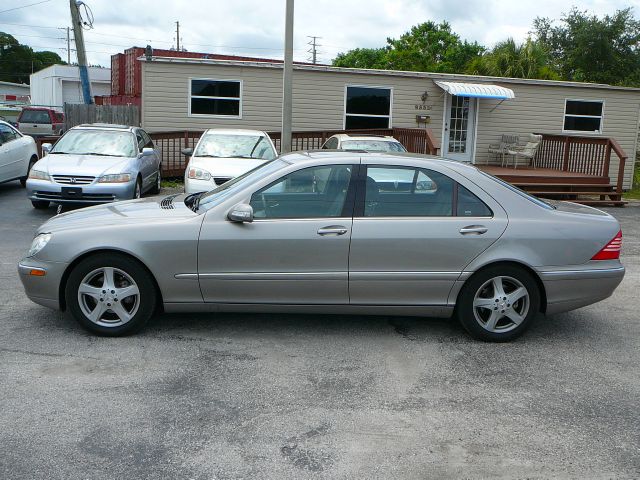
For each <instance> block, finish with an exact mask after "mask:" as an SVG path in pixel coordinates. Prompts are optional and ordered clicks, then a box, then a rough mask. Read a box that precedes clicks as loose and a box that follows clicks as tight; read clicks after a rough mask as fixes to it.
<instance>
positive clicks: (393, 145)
mask: <svg viewBox="0 0 640 480" xmlns="http://www.w3.org/2000/svg"><path fill="white" fill-rule="evenodd" d="M341 148H342V149H343V150H369V151H371V152H406V151H407V149H406V148H404V147H403V146H402V144H401V143H400V142H385V141H382V140H346V141H344V142H342V145H341Z"/></svg>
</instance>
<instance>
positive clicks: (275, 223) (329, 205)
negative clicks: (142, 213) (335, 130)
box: [198, 164, 354, 304]
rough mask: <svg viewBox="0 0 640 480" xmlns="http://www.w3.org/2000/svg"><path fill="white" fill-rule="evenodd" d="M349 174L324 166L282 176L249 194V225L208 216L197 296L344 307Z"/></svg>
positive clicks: (200, 247)
mask: <svg viewBox="0 0 640 480" xmlns="http://www.w3.org/2000/svg"><path fill="white" fill-rule="evenodd" d="M353 171H354V167H353V166H352V165H349V164H345V165H324V166H318V167H310V168H303V169H300V170H296V171H294V172H292V173H289V174H287V175H285V176H284V177H282V178H281V179H279V180H277V181H276V182H273V183H272V184H271V185H268V186H267V187H264V188H261V189H259V190H258V191H256V192H254V193H253V195H252V196H251V200H250V204H251V206H252V207H253V212H254V220H253V222H251V223H232V222H230V221H228V220H226V219H225V218H214V217H213V216H212V215H214V214H215V212H212V214H211V215H210V214H208V218H205V221H204V222H203V225H202V230H201V233H200V241H199V245H198V274H199V279H200V288H201V289H202V295H203V296H204V300H205V301H206V302H219V303H261V304H348V303H349V286H348V262H349V242H350V239H351V224H352V221H353V218H352V212H353V198H352V195H349V196H347V192H348V190H349V186H350V183H351V173H352V172H353ZM348 197H349V198H348ZM210 216H211V217H212V218H209V217H210Z"/></svg>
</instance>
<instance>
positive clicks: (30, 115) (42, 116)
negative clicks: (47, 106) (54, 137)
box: [19, 110, 51, 123]
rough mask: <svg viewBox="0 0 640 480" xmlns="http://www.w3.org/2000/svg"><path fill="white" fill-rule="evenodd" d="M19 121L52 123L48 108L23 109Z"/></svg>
mask: <svg viewBox="0 0 640 480" xmlns="http://www.w3.org/2000/svg"><path fill="white" fill-rule="evenodd" d="M19 121H20V122H21V123H51V118H50V117H49V112H48V111H46V110H23V111H22V115H20V120H19Z"/></svg>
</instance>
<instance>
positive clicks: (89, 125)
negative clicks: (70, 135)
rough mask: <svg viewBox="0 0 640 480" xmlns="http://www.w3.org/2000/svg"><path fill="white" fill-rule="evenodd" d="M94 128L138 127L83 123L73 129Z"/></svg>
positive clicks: (130, 128)
mask: <svg viewBox="0 0 640 480" xmlns="http://www.w3.org/2000/svg"><path fill="white" fill-rule="evenodd" d="M84 128H93V129H100V130H126V131H133V130H134V129H136V128H138V127H131V126H129V125H115V124H111V123H83V124H82V125H76V126H75V127H73V129H84Z"/></svg>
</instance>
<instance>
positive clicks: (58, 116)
mask: <svg viewBox="0 0 640 480" xmlns="http://www.w3.org/2000/svg"><path fill="white" fill-rule="evenodd" d="M53 118H54V120H55V121H56V122H59V123H62V122H64V115H63V114H61V113H59V112H53Z"/></svg>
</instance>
